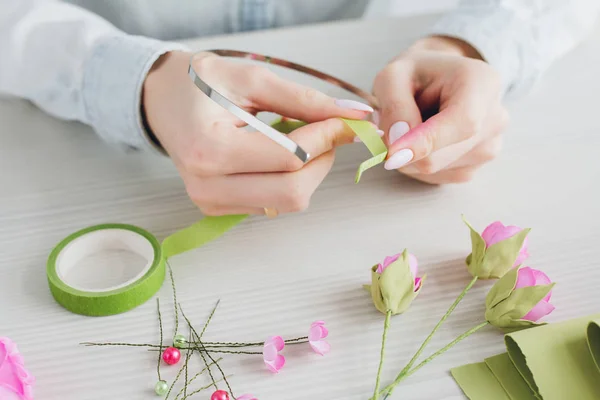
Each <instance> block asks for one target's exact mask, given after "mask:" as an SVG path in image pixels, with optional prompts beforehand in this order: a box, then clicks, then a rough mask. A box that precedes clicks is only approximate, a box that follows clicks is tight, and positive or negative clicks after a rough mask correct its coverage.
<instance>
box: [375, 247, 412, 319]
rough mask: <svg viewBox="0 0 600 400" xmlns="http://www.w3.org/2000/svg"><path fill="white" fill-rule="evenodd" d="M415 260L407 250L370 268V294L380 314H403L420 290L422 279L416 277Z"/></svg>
mask: <svg viewBox="0 0 600 400" xmlns="http://www.w3.org/2000/svg"><path fill="white" fill-rule="evenodd" d="M417 272H418V262H417V258H416V257H415V256H414V255H412V254H409V253H408V251H407V250H404V252H403V253H400V254H396V255H394V256H388V257H386V258H385V260H384V261H383V263H381V264H377V265H375V266H373V267H372V268H371V285H365V288H366V289H367V290H369V291H370V292H371V298H372V299H373V304H374V305H375V307H376V308H377V310H379V311H380V312H382V313H384V314H386V313H387V312H388V311H390V312H391V313H392V314H393V315H396V314H400V313H403V312H404V311H406V309H407V308H408V307H409V306H410V304H411V303H412V301H413V299H414V298H415V297H416V296H417V294H418V293H419V292H420V290H421V286H422V283H423V278H420V277H418V276H417Z"/></svg>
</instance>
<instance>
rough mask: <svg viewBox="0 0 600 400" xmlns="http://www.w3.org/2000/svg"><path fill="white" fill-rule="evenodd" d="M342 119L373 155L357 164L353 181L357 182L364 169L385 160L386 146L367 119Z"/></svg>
mask: <svg viewBox="0 0 600 400" xmlns="http://www.w3.org/2000/svg"><path fill="white" fill-rule="evenodd" d="M342 121H344V122H345V123H346V124H347V125H348V126H349V127H350V128H351V129H352V130H353V131H354V133H355V134H356V136H358V137H359V138H360V140H362V142H363V143H364V144H365V146H367V149H369V151H370V152H371V154H372V155H373V157H371V158H369V159H368V160H366V161H364V162H362V163H361V164H360V165H359V166H358V171H356V178H355V179H354V181H355V182H356V183H358V182H359V181H360V177H361V176H362V174H363V173H364V172H365V171H366V170H368V169H369V168H373V167H374V166H376V165H379V164H381V163H382V162H383V161H385V158H386V157H387V147H386V146H385V143H383V140H381V138H380V137H379V135H378V134H377V129H375V126H374V125H373V124H372V123H370V122H368V121H356V120H350V119H344V118H342Z"/></svg>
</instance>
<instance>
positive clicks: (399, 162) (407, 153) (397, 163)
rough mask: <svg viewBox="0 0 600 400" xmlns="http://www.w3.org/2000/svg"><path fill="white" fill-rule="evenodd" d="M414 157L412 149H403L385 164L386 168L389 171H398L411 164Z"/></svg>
mask: <svg viewBox="0 0 600 400" xmlns="http://www.w3.org/2000/svg"><path fill="white" fill-rule="evenodd" d="M414 156H415V155H414V154H413V152H412V150H411V149H402V150H400V151H399V152H397V153H396V154H394V155H393V156H391V157H390V158H389V159H388V160H387V161H386V162H385V165H384V168H385V169H387V170H393V169H398V168H400V167H402V166H403V165H406V164H407V163H409V162H410V160H412V159H413V157H414Z"/></svg>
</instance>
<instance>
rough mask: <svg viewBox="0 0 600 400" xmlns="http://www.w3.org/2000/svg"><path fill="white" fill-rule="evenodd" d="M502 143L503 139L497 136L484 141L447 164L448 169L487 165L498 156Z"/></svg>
mask: <svg viewBox="0 0 600 400" xmlns="http://www.w3.org/2000/svg"><path fill="white" fill-rule="evenodd" d="M502 143H503V137H502V135H499V134H498V135H495V136H493V137H491V138H489V139H486V140H484V141H483V142H481V143H479V144H478V145H477V146H475V147H474V148H473V149H472V150H471V151H469V152H468V153H467V154H465V155H464V156H463V157H461V158H459V159H458V160H456V161H455V162H453V163H451V164H449V165H448V168H449V169H454V168H462V167H469V166H481V165H484V164H487V163H489V162H491V161H493V160H494V159H496V157H498V154H500V151H501V150H502Z"/></svg>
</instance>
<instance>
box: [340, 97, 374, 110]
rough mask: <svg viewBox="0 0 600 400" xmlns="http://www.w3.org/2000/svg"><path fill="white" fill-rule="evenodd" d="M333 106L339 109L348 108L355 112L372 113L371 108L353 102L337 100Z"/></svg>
mask: <svg viewBox="0 0 600 400" xmlns="http://www.w3.org/2000/svg"><path fill="white" fill-rule="evenodd" d="M335 104H336V105H337V106H338V107H341V108H349V109H351V110H356V111H368V112H373V108H372V107H370V106H368V105H366V104H364V103H361V102H359V101H354V100H343V99H337V100H336V101H335Z"/></svg>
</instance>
